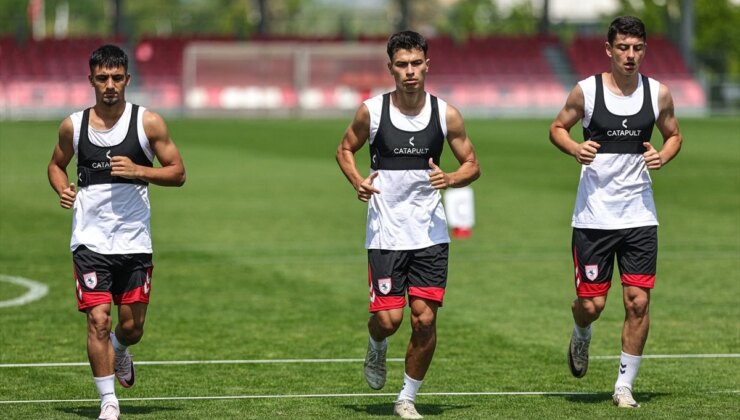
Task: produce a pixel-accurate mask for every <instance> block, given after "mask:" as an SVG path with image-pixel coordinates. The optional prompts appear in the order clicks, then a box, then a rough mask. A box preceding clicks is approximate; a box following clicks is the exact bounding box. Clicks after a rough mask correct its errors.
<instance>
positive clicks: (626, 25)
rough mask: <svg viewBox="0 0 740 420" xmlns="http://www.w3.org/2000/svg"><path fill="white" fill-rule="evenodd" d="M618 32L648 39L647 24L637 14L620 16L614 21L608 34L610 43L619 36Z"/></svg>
mask: <svg viewBox="0 0 740 420" xmlns="http://www.w3.org/2000/svg"><path fill="white" fill-rule="evenodd" d="M617 34H623V35H629V36H633V37H635V38H640V39H642V40H643V41H647V34H646V33H645V24H644V23H642V21H641V20H640V18H638V17H635V16H620V17H618V18H616V19H614V20H613V21H612V23H611V25H609V32H608V33H607V35H606V37H607V40H608V41H609V45H611V44H612V43H613V42H614V39H616V38H617Z"/></svg>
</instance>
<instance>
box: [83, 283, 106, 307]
mask: <svg viewBox="0 0 740 420" xmlns="http://www.w3.org/2000/svg"><path fill="white" fill-rule="evenodd" d="M78 287H79V286H78ZM80 296H82V297H80ZM106 303H110V293H108V292H85V291H80V289H77V310H78V311H80V312H85V311H86V310H87V309H90V308H94V307H96V306H98V305H105V304H106Z"/></svg>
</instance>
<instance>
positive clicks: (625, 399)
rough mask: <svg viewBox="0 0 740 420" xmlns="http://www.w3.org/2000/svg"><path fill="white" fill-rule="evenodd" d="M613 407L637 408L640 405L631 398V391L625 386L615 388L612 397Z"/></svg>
mask: <svg viewBox="0 0 740 420" xmlns="http://www.w3.org/2000/svg"><path fill="white" fill-rule="evenodd" d="M612 401H614V405H616V406H617V407H621V408H639V407H640V404H638V403H637V401H635V399H634V398H632V390H631V389H629V388H627V387H626V386H620V387H617V389H616V390H615V391H614V396H612Z"/></svg>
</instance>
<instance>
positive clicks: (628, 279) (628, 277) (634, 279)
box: [622, 274, 655, 289]
mask: <svg viewBox="0 0 740 420" xmlns="http://www.w3.org/2000/svg"><path fill="white" fill-rule="evenodd" d="M622 284H626V285H627V286H637V287H644V288H646V289H652V288H653V287H655V274H622Z"/></svg>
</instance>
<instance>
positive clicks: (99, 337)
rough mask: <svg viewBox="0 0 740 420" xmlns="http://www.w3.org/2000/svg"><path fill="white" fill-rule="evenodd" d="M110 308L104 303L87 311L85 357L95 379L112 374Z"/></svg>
mask: <svg viewBox="0 0 740 420" xmlns="http://www.w3.org/2000/svg"><path fill="white" fill-rule="evenodd" d="M110 308H111V305H110V304H109V303H106V304H103V305H98V306H95V307H93V308H90V309H88V310H87V357H88V359H89V360H90V366H91V367H92V371H93V376H95V377H103V376H109V375H112V374H113V346H111V344H110V337H109V335H110V328H111V317H110Z"/></svg>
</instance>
